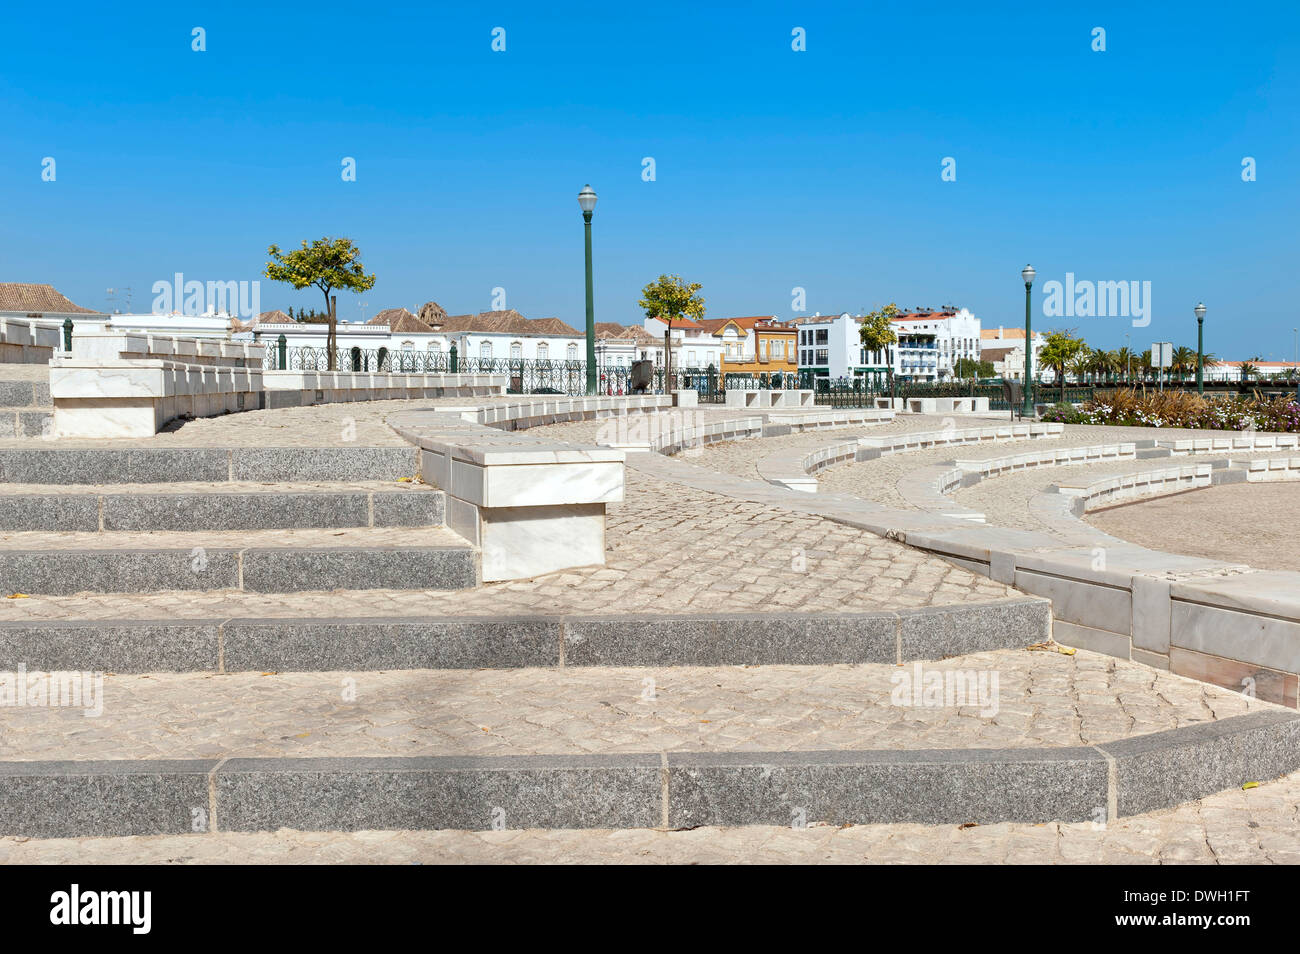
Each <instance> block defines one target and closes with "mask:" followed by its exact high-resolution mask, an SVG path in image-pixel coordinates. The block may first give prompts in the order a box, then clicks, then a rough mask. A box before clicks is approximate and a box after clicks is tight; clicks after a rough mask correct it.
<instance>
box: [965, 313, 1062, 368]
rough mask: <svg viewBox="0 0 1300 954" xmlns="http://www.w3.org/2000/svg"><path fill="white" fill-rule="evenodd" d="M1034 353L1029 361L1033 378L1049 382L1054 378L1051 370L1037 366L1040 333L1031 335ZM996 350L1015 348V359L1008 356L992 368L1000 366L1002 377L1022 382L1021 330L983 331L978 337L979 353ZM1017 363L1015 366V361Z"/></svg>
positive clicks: (1022, 342) (1023, 343)
mask: <svg viewBox="0 0 1300 954" xmlns="http://www.w3.org/2000/svg"><path fill="white" fill-rule="evenodd" d="M1033 341H1034V353H1033V356H1032V359H1031V362H1032V363H1031V370H1032V371H1033V375H1032V376H1034V377H1035V378H1038V377H1041V378H1042V379H1043V380H1050V379H1052V378H1054V377H1055V376H1056V373H1055V372H1054V371H1053V370H1052V369H1051V368H1045V367H1041V366H1040V364H1039V352H1040V351H1042V350H1043V343H1044V338H1043V334H1042V332H1040V331H1035V332H1034V333H1033ZM990 348H993V349H996V348H1016V349H1018V350H1017V353H1016V354H1017V355H1018V358H1017V357H1013V356H1012V355H1011V354H1008V355H1007V356H1006V357H1005V358H1004V359H1003V360H1002V361H1001V362H994V368H995V369H996V368H997V367H998V364H1002V365H1003V366H1004V368H1005V373H1004V372H1003V371H999V374H1002V376H1003V377H1010V378H1011V379H1012V380H1015V381H1022V380H1024V377H1025V332H1024V329H1023V328H1004V327H1002V326H1001V325H999V326H998V327H997V329H996V330H995V329H993V328H988V329H985V330H984V331H983V332H982V334H981V337H980V349H981V353H982V352H983V350H984V349H990ZM1017 360H1018V361H1019V363H1018V364H1017V363H1016V361H1017Z"/></svg>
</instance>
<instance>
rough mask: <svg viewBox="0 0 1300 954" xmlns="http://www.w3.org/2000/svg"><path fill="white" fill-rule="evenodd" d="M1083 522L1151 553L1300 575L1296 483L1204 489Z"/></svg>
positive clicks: (1299, 502) (1104, 512)
mask: <svg viewBox="0 0 1300 954" xmlns="http://www.w3.org/2000/svg"><path fill="white" fill-rule="evenodd" d="M1084 520H1085V522H1086V523H1089V524H1091V525H1092V526H1094V527H1096V528H1097V529H1099V530H1102V531H1104V532H1106V533H1109V534H1111V535H1112V536H1116V537H1120V538H1121V539H1124V540H1128V541H1130V542H1132V543H1136V544H1139V545H1141V546H1144V547H1151V548H1152V549H1155V550H1173V551H1176V552H1178V553H1187V554H1190V555H1191V556H1200V557H1208V558H1209V559H1213V560H1226V561H1228V562H1230V563H1231V562H1241V563H1247V564H1249V565H1250V566H1253V567H1257V568H1259V569H1267V570H1292V571H1300V547H1297V545H1296V536H1295V534H1296V527H1297V526H1300V484H1297V483H1294V482H1278V483H1272V482H1264V483H1257V484H1225V485H1222V486H1219V487H1206V488H1204V489H1202V490H1194V491H1191V492H1190V493H1185V494H1178V495H1176V496H1171V497H1157V498H1156V499H1154V500H1143V501H1138V502H1136V503H1130V504H1121V505H1119V506H1117V507H1109V508H1107V509H1105V510H1098V511H1095V512H1094V513H1090V514H1088V516H1087V517H1085V518H1084ZM1243 531H1244V532H1243Z"/></svg>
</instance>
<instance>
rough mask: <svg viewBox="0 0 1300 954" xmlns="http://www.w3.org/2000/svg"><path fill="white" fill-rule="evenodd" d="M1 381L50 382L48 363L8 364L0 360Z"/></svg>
mask: <svg viewBox="0 0 1300 954" xmlns="http://www.w3.org/2000/svg"><path fill="white" fill-rule="evenodd" d="M0 381H38V382H40V383H41V384H49V383H50V366H49V365H48V364H7V363H4V362H0Z"/></svg>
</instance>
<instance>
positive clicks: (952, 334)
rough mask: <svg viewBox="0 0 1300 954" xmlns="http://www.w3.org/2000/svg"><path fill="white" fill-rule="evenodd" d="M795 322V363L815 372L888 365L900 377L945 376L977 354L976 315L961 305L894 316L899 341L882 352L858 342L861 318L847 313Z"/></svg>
mask: <svg viewBox="0 0 1300 954" xmlns="http://www.w3.org/2000/svg"><path fill="white" fill-rule="evenodd" d="M796 325H797V326H798V328H799V336H798V344H797V347H798V349H799V367H800V368H810V369H812V370H813V372H814V374H816V375H817V376H818V377H830V378H833V379H835V378H852V377H854V376H857V375H861V374H863V373H866V372H869V371H874V370H879V369H881V368H887V367H890V366H892V367H893V371H894V375H895V376H896V377H898V378H901V379H903V380H912V381H944V380H950V379H951V378H953V377H954V373H955V370H954V369H955V368H956V364H957V362H958V361H959V360H960V359H961V358H978V357H979V349H980V320H979V319H978V318H976V317H975V316H974V315H973V314H971V313H970V312H969V311H967V310H966V309H965V308H962V309H960V310H958V311H955V312H929V313H925V314H917V313H911V314H907V315H900V316H898V317H897V318H895V319H894V321H893V327H894V332H895V334H897V335H898V341H897V343H896V344H894V345H893V346H892V347H890V348H887V349H885V351H884V353H881V352H878V351H870V352H869V351H867V349H866V348H864V347H863V346H862V339H861V335H860V331H859V329H860V327H861V319H860V318H858V317H856V316H854V315H850V314H848V313H847V312H846V313H844V314H842V315H839V316H836V317H825V318H822V317H819V316H815V317H812V318H801V319H798V320H797V321H796Z"/></svg>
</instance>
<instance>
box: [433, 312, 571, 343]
mask: <svg viewBox="0 0 1300 954" xmlns="http://www.w3.org/2000/svg"><path fill="white" fill-rule="evenodd" d="M442 330H443V331H449V332H466V331H470V332H472V331H478V332H487V333H490V334H504V335H546V336H550V337H555V338H581V337H582V336H583V333H582V332H580V331H578V330H577V329H576V328H572V327H570V326H569V325H567V324H565V323H564V322H563V321H561V320H560V319H559V318H525V317H524V316H523V315H521V314H519V312H517V311H515V310H514V309H513V308H508V309H506V310H505V311H480V312H477V313H476V314H472V315H450V316H449V317H448V318H447V320H446V321H444V322H443V324H442Z"/></svg>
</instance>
